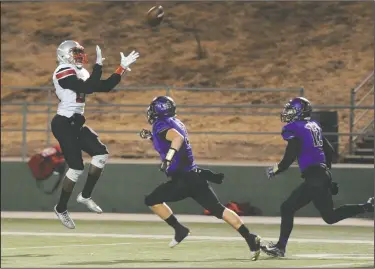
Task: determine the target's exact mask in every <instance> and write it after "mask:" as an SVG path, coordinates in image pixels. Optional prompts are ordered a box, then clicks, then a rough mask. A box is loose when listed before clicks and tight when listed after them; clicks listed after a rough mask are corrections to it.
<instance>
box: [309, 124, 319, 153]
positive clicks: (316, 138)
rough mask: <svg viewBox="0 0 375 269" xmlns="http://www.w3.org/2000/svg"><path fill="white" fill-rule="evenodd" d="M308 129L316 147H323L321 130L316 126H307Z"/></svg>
mask: <svg viewBox="0 0 375 269" xmlns="http://www.w3.org/2000/svg"><path fill="white" fill-rule="evenodd" d="M306 128H307V129H309V130H310V132H311V136H312V139H313V142H314V147H316V148H317V147H322V146H323V139H322V132H321V129H320V128H319V127H318V126H316V125H315V124H307V125H306Z"/></svg>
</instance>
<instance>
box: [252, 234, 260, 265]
mask: <svg viewBox="0 0 375 269" xmlns="http://www.w3.org/2000/svg"><path fill="white" fill-rule="evenodd" d="M260 240H261V238H260V237H259V236H257V237H255V239H254V241H255V242H254V245H255V248H252V249H250V253H251V260H252V261H256V260H258V258H259V255H260Z"/></svg>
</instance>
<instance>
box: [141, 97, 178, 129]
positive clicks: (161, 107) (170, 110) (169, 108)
mask: <svg viewBox="0 0 375 269" xmlns="http://www.w3.org/2000/svg"><path fill="white" fill-rule="evenodd" d="M175 115H176V103H175V102H174V101H173V99H172V98H171V97H169V96H158V97H155V98H154V100H152V102H151V104H150V105H149V107H148V108H147V121H148V122H149V123H150V124H153V123H154V122H155V121H156V120H157V119H159V118H168V117H174V116H175Z"/></svg>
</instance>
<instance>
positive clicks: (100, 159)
mask: <svg viewBox="0 0 375 269" xmlns="http://www.w3.org/2000/svg"><path fill="white" fill-rule="evenodd" d="M108 157H109V155H108V154H103V155H95V156H93V157H92V159H91V164H92V165H94V166H96V167H98V168H101V169H103V168H104V166H105V164H106V163H107V161H108Z"/></svg>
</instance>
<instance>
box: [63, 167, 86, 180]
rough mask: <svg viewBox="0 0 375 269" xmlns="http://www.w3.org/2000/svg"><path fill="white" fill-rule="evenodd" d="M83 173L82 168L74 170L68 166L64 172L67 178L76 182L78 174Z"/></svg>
mask: <svg viewBox="0 0 375 269" xmlns="http://www.w3.org/2000/svg"><path fill="white" fill-rule="evenodd" d="M82 174H83V170H75V169H71V168H69V169H68V171H67V172H66V177H67V178H69V179H70V180H71V181H73V182H77V181H78V179H79V176H80V175H82Z"/></svg>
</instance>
